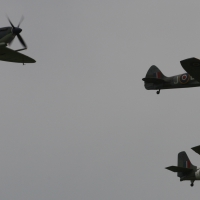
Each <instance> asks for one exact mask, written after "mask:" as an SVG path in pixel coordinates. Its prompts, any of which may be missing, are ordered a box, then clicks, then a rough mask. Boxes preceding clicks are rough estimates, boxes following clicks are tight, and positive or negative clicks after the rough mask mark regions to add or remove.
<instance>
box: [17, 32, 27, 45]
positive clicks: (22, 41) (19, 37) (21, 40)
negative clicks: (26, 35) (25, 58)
mask: <svg viewBox="0 0 200 200" xmlns="http://www.w3.org/2000/svg"><path fill="white" fill-rule="evenodd" d="M17 37H18V39H19V41H20V42H21V44H22V46H24V47H25V48H27V46H26V43H25V42H24V40H23V39H22V37H21V35H20V34H17Z"/></svg>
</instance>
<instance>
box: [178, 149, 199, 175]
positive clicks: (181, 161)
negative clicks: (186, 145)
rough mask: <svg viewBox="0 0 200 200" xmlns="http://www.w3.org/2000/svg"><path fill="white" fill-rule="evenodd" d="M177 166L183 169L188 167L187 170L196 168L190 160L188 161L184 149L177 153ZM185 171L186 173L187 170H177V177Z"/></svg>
mask: <svg viewBox="0 0 200 200" xmlns="http://www.w3.org/2000/svg"><path fill="white" fill-rule="evenodd" d="M178 167H180V168H184V169H189V170H191V171H193V170H195V169H197V167H196V166H194V165H193V164H192V163H191V161H190V159H189V158H188V156H187V154H186V152H185V151H182V152H180V153H179V154H178ZM188 172H189V171H188ZM185 173H187V172H184V171H179V172H178V173H177V176H178V177H183V176H185Z"/></svg>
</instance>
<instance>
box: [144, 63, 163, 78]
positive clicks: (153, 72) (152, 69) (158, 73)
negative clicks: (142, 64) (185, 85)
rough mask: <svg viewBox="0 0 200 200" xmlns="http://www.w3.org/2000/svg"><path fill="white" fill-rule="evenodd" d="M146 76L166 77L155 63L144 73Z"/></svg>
mask: <svg viewBox="0 0 200 200" xmlns="http://www.w3.org/2000/svg"><path fill="white" fill-rule="evenodd" d="M146 78H158V79H162V78H166V76H164V74H163V73H162V72H161V71H160V70H159V69H158V68H157V67H156V66H155V65H152V66H151V67H150V68H149V70H148V72H147V74H146Z"/></svg>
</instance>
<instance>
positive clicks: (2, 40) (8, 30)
mask: <svg viewBox="0 0 200 200" xmlns="http://www.w3.org/2000/svg"><path fill="white" fill-rule="evenodd" d="M7 18H8V17H7ZM23 19H24V18H23V17H22V18H21V20H20V22H19V24H18V26H17V27H15V26H14V25H13V24H12V22H11V21H10V19H9V18H8V21H9V23H10V25H11V27H3V28H0V60H3V61H7V62H17V63H23V64H24V63H35V62H36V61H35V60H34V59H32V58H30V57H28V56H26V55H24V54H22V53H19V52H18V51H22V50H25V49H27V45H26V43H25V42H24V40H23V38H22V37H21V35H20V32H21V31H22V29H21V28H19V26H20V24H21V22H22V21H23ZM15 36H17V38H18V39H19V41H20V43H21V44H22V46H23V47H24V48H23V49H18V50H12V49H10V48H7V47H6V46H7V45H8V44H9V45H11V43H12V41H13V40H14V38H15Z"/></svg>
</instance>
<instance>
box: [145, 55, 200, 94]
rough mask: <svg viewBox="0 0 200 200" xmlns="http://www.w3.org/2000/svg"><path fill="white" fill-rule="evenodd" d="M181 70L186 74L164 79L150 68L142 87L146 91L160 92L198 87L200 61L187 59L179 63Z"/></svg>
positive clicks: (154, 68) (152, 67)
mask: <svg viewBox="0 0 200 200" xmlns="http://www.w3.org/2000/svg"><path fill="white" fill-rule="evenodd" d="M180 63H181V65H182V67H183V69H184V70H185V71H186V72H187V73H184V74H180V75H176V76H172V77H166V76H164V75H163V73H162V72H161V71H160V70H159V69H158V68H157V67H156V66H155V65H153V66H151V67H150V68H149V70H148V72H147V74H146V77H145V78H143V79H142V80H143V81H144V86H145V88H146V89H147V90H157V94H160V90H163V89H174V88H187V87H198V86H200V60H199V59H197V58H189V59H186V60H182V61H180Z"/></svg>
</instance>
